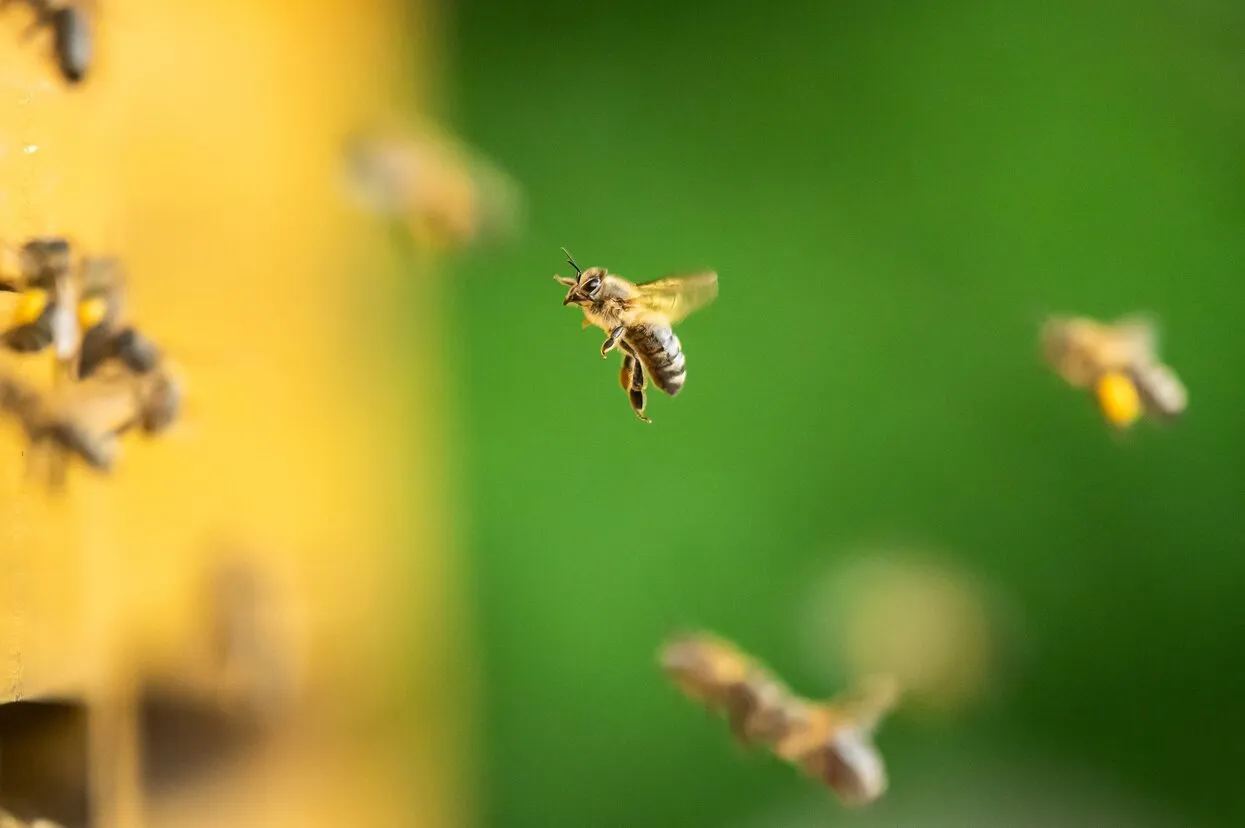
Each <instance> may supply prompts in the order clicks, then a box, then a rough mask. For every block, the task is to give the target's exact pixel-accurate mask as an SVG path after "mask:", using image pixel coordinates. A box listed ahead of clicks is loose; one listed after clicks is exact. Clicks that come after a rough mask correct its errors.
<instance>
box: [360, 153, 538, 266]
mask: <svg viewBox="0 0 1245 828" xmlns="http://www.w3.org/2000/svg"><path fill="white" fill-rule="evenodd" d="M346 172H347V183H348V184H349V186H350V189H351V191H352V192H353V194H354V195H355V197H356V198H357V199H358V200H359V201H360V202H361V203H362V204H363V205H364V206H365V207H366V208H367V209H369V210H371V211H373V212H376V213H379V214H381V215H385V216H390V217H393V218H396V219H398V220H399V221H400V222H401V223H403V224H404V225H405V226H406V228H407V230H408V231H409V232H410V233H411V236H412V237H413V238H414V239H415V241H416V243H417V244H419V245H420V246H422V247H428V248H434V249H444V248H461V247H467V246H470V245H472V244H474V243H476V242H478V241H481V240H483V239H484V238H485V237H502V236H509V235H512V234H513V233H514V232H515V230H516V229H517V225H518V222H519V213H520V197H519V190H518V187H517V185H515V184H514V183H513V181H511V179H510V178H509V177H508V176H507V175H506V174H504V173H503V172H501V171H500V170H499V169H497V168H496V167H494V166H493V165H491V164H489V163H488V162H486V161H484V160H483V159H480V158H478V157H476V156H475V155H474V154H472V153H469V152H468V151H467V150H466V149H465V148H464V147H462V146H461V145H459V144H457V143H456V142H454V141H452V140H450V139H449V138H448V137H445V136H441V135H437V134H435V133H433V132H432V131H431V130H429V129H424V130H419V131H412V130H405V129H404V130H386V131H380V130H377V131H371V132H359V133H356V134H355V135H352V136H351V137H350V138H349V139H348V140H347V143H346Z"/></svg>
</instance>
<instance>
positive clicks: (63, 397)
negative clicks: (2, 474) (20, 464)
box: [0, 363, 182, 488]
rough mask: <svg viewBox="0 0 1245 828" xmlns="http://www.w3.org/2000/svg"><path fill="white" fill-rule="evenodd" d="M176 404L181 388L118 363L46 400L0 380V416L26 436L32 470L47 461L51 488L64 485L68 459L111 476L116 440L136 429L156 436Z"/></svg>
mask: <svg viewBox="0 0 1245 828" xmlns="http://www.w3.org/2000/svg"><path fill="white" fill-rule="evenodd" d="M181 398H182V393H181V386H180V383H178V382H177V381H176V380H174V379H173V377H172V376H171V375H170V374H169V373H167V372H166V371H152V372H149V373H147V374H142V375H139V374H134V373H133V372H131V371H129V370H128V369H126V368H125V367H124V365H122V364H120V363H113V364H111V365H109V366H106V367H105V368H103V369H101V370H99V371H97V372H96V373H95V374H94V375H92V377H91V378H89V379H88V380H85V381H83V382H79V383H73V384H72V385H67V386H64V387H63V388H60V389H57V390H56V391H54V392H53V393H51V394H42V393H40V392H39V391H36V390H35V389H33V388H31V387H30V386H28V385H27V384H26V383H24V382H23V381H21V380H19V379H17V378H15V377H12V376H8V375H0V412H4V413H6V414H8V415H10V416H12V417H14V418H15V419H17V420H18V422H19V423H21V425H22V428H23V429H24V430H25V432H26V437H27V440H28V443H29V445H30V454H31V457H30V458H29V459H30V461H31V467H32V468H33V466H34V463H35V461H36V459H39V458H46V461H47V464H48V476H49V479H50V482H51V484H52V486H53V488H60V486H61V485H62V484H63V482H64V478H65V469H66V466H67V461H68V460H69V459H70V458H72V457H77V458H78V459H80V460H81V461H82V462H83V463H85V464H86V465H87V466H88V467H89V468H91V469H94V470H96V471H100V472H105V473H107V472H111V471H112V470H113V467H114V461H115V460H116V458H117V455H118V453H119V439H120V437H121V436H122V435H124V434H125V433H126V432H128V431H131V430H133V429H135V428H138V429H140V430H141V431H143V432H144V433H146V434H149V435H154V434H159V433H161V432H162V431H164V430H165V429H166V428H168V426H169V425H170V424H171V423H172V422H173V421H174V420H175V419H176V417H177V414H178V413H179V411H180V407H181Z"/></svg>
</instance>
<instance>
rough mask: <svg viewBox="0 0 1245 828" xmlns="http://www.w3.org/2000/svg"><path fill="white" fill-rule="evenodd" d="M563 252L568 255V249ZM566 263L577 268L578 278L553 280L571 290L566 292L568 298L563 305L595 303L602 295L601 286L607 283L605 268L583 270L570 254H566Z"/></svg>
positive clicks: (555, 277)
mask: <svg viewBox="0 0 1245 828" xmlns="http://www.w3.org/2000/svg"><path fill="white" fill-rule="evenodd" d="M562 252H563V253H566V248H562ZM566 261H567V263H568V264H570V266H571V267H573V268H575V275H576V278H574V279H571V278H569V277H567V276H554V277H553V278H554V279H555V280H556V281H557V282H558V284H562V285H566V286H567V287H568V288H570V290H568V291H567V292H566V298H565V299H563V300H562V304H563V305H587V304H590V303H592V302H595V301H596V299H597V297H598V296H600V294H601V285H602V284H603V283H604V281H605V268H603V267H590V268H588V269H587V270H583V269H581V268H580V267H579V265H577V264H575V259H574V258H572V257H571V254H570V253H566Z"/></svg>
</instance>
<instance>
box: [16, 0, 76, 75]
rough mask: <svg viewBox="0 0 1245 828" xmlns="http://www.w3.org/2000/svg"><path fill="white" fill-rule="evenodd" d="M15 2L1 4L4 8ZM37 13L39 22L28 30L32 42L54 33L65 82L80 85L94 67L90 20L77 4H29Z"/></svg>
mask: <svg viewBox="0 0 1245 828" xmlns="http://www.w3.org/2000/svg"><path fill="white" fill-rule="evenodd" d="M12 2H13V0H0V7H3V6H7V5H9V4H10V3H12ZM25 2H26V5H28V6H30V8H31V9H32V10H33V11H34V13H35V22H34V23H33V24H32V25H31V26H30V28H29V29H27V30H26V35H25V36H26V38H27V39H29V38H30V37H32V36H33V35H34V34H35V33H37V32H38V31H39V29H43V28H50V29H51V30H52V37H53V40H52V45H53V48H54V50H55V53H56V63H57V66H58V67H59V68H60V71H61V74H62V75H64V77H65V80H67V81H69V82H70V83H71V84H76V83H80V82H81V81H82V80H83V79H84V78H85V77H86V73H87V70H88V69H89V68H90V66H91V51H92V47H93V40H94V38H93V37H92V33H91V22H90V17H89V15H88V14H87V12H86V10H85V8H84V7H83V4H82V3H81V2H77V1H76V0H25Z"/></svg>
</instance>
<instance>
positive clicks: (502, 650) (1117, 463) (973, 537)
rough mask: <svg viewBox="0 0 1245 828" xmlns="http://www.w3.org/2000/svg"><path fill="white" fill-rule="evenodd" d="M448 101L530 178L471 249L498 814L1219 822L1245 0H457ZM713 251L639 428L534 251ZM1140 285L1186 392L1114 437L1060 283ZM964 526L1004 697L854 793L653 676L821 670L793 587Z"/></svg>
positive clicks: (1236, 812) (671, 258) (1230, 693)
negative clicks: (815, 779) (1055, 332)
mask: <svg viewBox="0 0 1245 828" xmlns="http://www.w3.org/2000/svg"><path fill="white" fill-rule="evenodd" d="M448 11H449V14H450V19H451V26H450V29H451V31H452V38H453V40H452V50H453V55H452V67H451V71H452V75H453V89H454V99H453V108H452V113H451V114H452V118H451V120H452V122H453V123H454V125H455V126H456V127H457V128H458V129H459V131H460V132H461V134H462V135H463V137H465V138H466V139H467V140H469V141H471V142H472V143H474V144H475V145H476V146H477V147H480V148H481V149H483V150H484V151H485V152H487V153H488V154H489V155H491V156H492V157H493V158H494V159H495V160H496V161H498V162H499V163H500V164H501V165H503V166H504V167H506V168H507V169H508V170H509V171H510V172H511V173H512V174H513V175H514V176H515V177H516V178H517V179H518V180H519V181H520V182H521V183H522V185H523V187H524V191H525V196H526V198H527V205H528V216H527V228H526V233H525V234H524V236H523V237H522V238H521V239H520V240H519V241H518V242H517V243H514V244H510V245H508V246H504V247H498V248H494V249H491V250H478V251H474V252H472V253H469V254H467V255H464V256H462V257H460V258H459V259H458V260H457V262H456V263H455V266H454V270H455V273H454V277H455V278H454V279H453V281H452V289H451V290H452V302H453V307H452V309H451V314H452V320H453V323H454V324H453V334H452V336H453V341H452V342H451V343H450V347H449V348H448V350H449V351H451V352H452V357H451V360H452V361H451V369H452V371H453V372H454V373H455V375H456V384H457V389H456V391H455V394H456V396H457V400H456V403H457V413H456V416H457V417H458V418H461V424H460V425H459V426H458V429H459V431H460V432H461V434H462V443H463V450H464V456H463V458H462V463H463V466H462V472H461V474H462V475H463V478H464V480H465V484H464V492H463V494H464V496H465V504H464V507H465V508H464V523H463V526H462V530H463V532H464V539H465V541H466V547H467V549H468V550H469V553H470V571H471V584H470V585H471V590H472V592H471V596H470V597H471V600H472V602H473V607H474V611H475V618H476V620H475V624H476V633H477V635H478V636H479V648H478V652H479V654H480V656H481V658H482V661H481V664H480V665H479V675H480V680H481V689H482V701H481V703H482V705H483V709H482V710H481V711H480V719H479V721H480V728H479V745H478V755H479V757H480V766H479V767H478V769H477V770H478V778H479V784H480V790H481V793H482V794H483V796H484V802H483V811H482V821H483V824H486V825H488V826H495V827H496V828H562V826H567V828H573V827H575V826H602V828H614V827H615V826H619V827H620V828H621V826H661V827H662V828H664V827H665V826H677V827H678V828H701V826H704V827H705V828H708V827H709V826H714V827H715V828H716V827H717V826H756V827H757V828H759V826H804V825H808V826H812V825H826V824H857V825H868V826H891V825H894V826H901V825H902V826H907V825H912V826H924V825H948V826H1000V825H1125V824H1128V825H1159V824H1162V825H1190V826H1191V825H1197V826H1213V825H1233V824H1240V814H1241V813H1242V811H1243V810H1245V809H1243V808H1242V803H1245V797H1243V795H1242V794H1240V793H1238V790H1239V787H1238V786H1239V784H1240V772H1241V770H1242V769H1245V721H1243V716H1242V701H1241V700H1242V694H1243V693H1245V674H1243V672H1242V669H1241V667H1240V661H1241V659H1242V658H1243V657H1245V611H1243V610H1242V595H1243V594H1245V589H1243V588H1245V519H1243V518H1242V515H1241V504H1242V499H1243V498H1245V472H1243V470H1242V464H1243V461H1245V434H1243V433H1242V429H1241V426H1240V424H1241V422H1242V411H1245V388H1243V386H1242V382H1241V378H1242V376H1243V375H1245V339H1243V338H1242V333H1241V323H1242V319H1243V318H1245V287H1243V286H1242V285H1241V273H1242V264H1243V262H1245V233H1243V232H1242V231H1243V230H1245V154H1243V153H1242V150H1243V148H1245V146H1243V141H1245V5H1242V4H1241V3H1239V2H1238V3H1230V2H1226V1H1221V0H1185V2H1175V0H1133V2H1122V0H1121V1H1120V2H1111V1H1109V0H1104V1H1103V2H1083V0H1050V1H1049V2H1045V3H1015V4H1004V3H987V2H970V1H969V0H947V1H946V2H941V3H934V2H908V3H895V2H884V1H883V2H878V1H877V0H874V1H873V2H863V1H861V0H852V1H851V2H849V1H848V0H842V1H841V2H813V1H812V0H791V1H790V2H786V3H771V4H743V3H726V4H716V5H712V4H705V5H700V4H693V3H652V2H641V3H609V4H606V3H592V2H588V3H584V2H571V0H545V2H542V3H530V4H521V3H503V2H499V0H460V1H459V2H458V3H457V4H455V5H453V6H452V7H450V9H449V10H448ZM560 245H566V246H567V247H568V248H569V249H570V250H571V251H572V252H573V253H574V255H575V256H576V257H577V259H578V260H579V262H580V264H581V265H584V266H589V265H603V266H607V267H609V268H610V269H611V270H612V271H614V272H617V273H619V274H621V275H623V276H625V277H627V278H630V279H632V280H636V281H642V280H647V279H651V278H655V277H657V276H661V275H665V274H668V273H671V272H677V271H683V270H690V269H694V268H700V267H706V266H707V267H713V268H716V269H717V270H718V272H719V273H720V279H721V295H720V297H719V299H718V301H717V303H716V304H714V305H713V306H711V307H710V308H708V309H707V310H705V311H702V312H701V313H698V314H696V315H694V316H693V317H692V318H691V319H689V320H688V321H687V322H686V323H685V324H684V325H682V326H681V327H680V329H679V333H680V335H681V337H682V340H683V343H684V346H685V349H686V352H687V355H688V366H689V369H690V370H689V381H688V384H687V387H686V389H685V390H684V392H683V393H682V394H681V395H680V396H679V397H678V398H677V399H673V400H672V399H670V398H668V397H665V396H663V395H660V394H657V393H655V392H654V393H653V395H652V396H651V398H650V405H649V412H648V413H649V414H650V416H652V418H653V420H654V422H653V424H652V425H644V424H643V423H641V422H639V421H638V420H637V419H636V418H635V417H634V415H633V414H632V413H631V411H630V409H629V407H628V405H627V401H626V398H625V395H624V394H623V392H622V391H621V390H620V389H619V387H618V384H617V359H616V358H613V357H611V359H610V360H609V361H608V362H604V361H602V360H601V358H600V356H599V355H598V352H597V348H598V347H599V345H600V342H601V339H602V338H603V334H602V333H601V332H600V331H598V330H595V329H594V330H593V331H591V332H582V331H581V330H580V321H581V319H582V315H581V314H580V313H579V312H578V311H577V310H572V309H568V308H564V307H562V306H561V304H560V302H561V298H562V295H563V293H564V291H563V290H562V289H560V288H559V287H558V286H557V285H555V284H554V283H553V281H552V280H551V278H550V277H551V276H552V275H553V274H554V273H563V274H565V273H567V270H568V269H567V268H566V266H565V264H564V263H563V261H562V257H561V253H560V252H559V249H558V248H559V246H560ZM1134 310H1150V311H1153V312H1155V313H1157V314H1159V316H1160V318H1161V320H1162V322H1163V335H1164V341H1163V354H1164V356H1165V357H1167V358H1169V360H1170V361H1171V363H1172V364H1173V365H1174V366H1175V367H1176V368H1177V370H1178V371H1179V372H1180V373H1181V375H1182V376H1183V378H1184V379H1185V381H1186V382H1187V384H1188V385H1189V387H1190V397H1191V407H1190V412H1189V415H1188V417H1187V419H1186V421H1185V422H1184V423H1183V424H1181V425H1180V426H1179V427H1178V428H1175V429H1170V430H1161V429H1159V428H1156V427H1153V426H1147V425H1145V424H1143V425H1142V426H1141V427H1139V428H1138V429H1136V431H1135V433H1134V434H1132V435H1131V436H1129V437H1128V438H1126V439H1114V438H1113V437H1112V435H1111V434H1109V433H1108V430H1107V428H1106V427H1105V425H1104V424H1103V422H1102V421H1101V418H1100V417H1099V415H1098V414H1097V412H1096V410H1095V409H1094V407H1093V405H1092V402H1091V401H1090V400H1089V399H1088V398H1087V397H1086V396H1084V395H1083V394H1079V393H1077V392H1074V391H1072V390H1071V389H1069V388H1067V387H1064V386H1062V385H1061V384H1060V382H1059V381H1058V380H1057V379H1056V378H1055V377H1053V376H1052V375H1051V374H1050V373H1049V372H1048V371H1047V370H1046V369H1045V368H1044V366H1043V365H1042V364H1041V363H1040V361H1039V359H1038V355H1037V349H1036V333H1037V328H1038V325H1039V324H1040V322H1041V320H1042V318H1043V316H1044V315H1045V314H1047V313H1050V312H1075V313H1084V314H1089V315H1093V316H1098V317H1102V318H1112V317H1115V316H1118V315H1121V314H1124V313H1127V312H1130V311H1134ZM894 538H899V539H907V540H911V541H912V542H914V543H921V544H927V545H933V546H935V547H937V548H938V549H941V550H945V555H944V557H943V558H942V559H941V560H942V561H943V562H944V563H945V564H946V565H948V566H953V567H958V568H960V569H961V570H963V571H965V572H968V573H971V574H972V576H973V577H975V578H979V579H982V580H983V581H986V582H988V583H990V584H991V585H992V586H993V588H994V589H995V590H996V592H997V593H998V594H999V595H1000V596H1002V599H1003V600H1004V601H1005V602H1006V603H1007V605H1008V607H1009V612H1010V617H1011V618H1012V619H1013V621H1014V622H1015V623H1013V624H1012V625H1011V626H1010V627H1009V630H1010V631H1009V632H1008V633H1007V635H1005V636H1004V637H1003V639H1002V642H1003V643H1002V644H1001V645H1000V647H1001V649H1000V650H999V652H998V656H997V658H996V659H995V662H994V664H995V667H994V678H995V680H994V682H993V683H992V685H991V692H990V693H989V694H988V695H986V696H985V697H983V699H982V700H981V702H980V703H979V704H976V705H974V706H971V707H968V708H963V709H961V710H959V711H958V712H957V713H955V714H954V715H941V716H929V715H926V716H920V715H913V714H910V713H908V712H906V711H905V710H904V709H901V710H899V711H898V712H897V713H896V714H895V715H894V716H893V717H892V718H891V719H889V720H888V721H887V722H886V723H885V724H884V725H883V729H882V730H881V732H880V734H879V737H878V743H879V745H880V747H881V749H882V751H883V753H884V755H885V757H886V759H887V762H888V766H889V770H890V777H891V789H890V791H889V792H888V793H887V795H886V797H885V798H884V799H883V800H882V801H880V802H879V803H877V804H876V805H875V806H874V807H873V808H871V809H870V810H868V811H866V812H863V813H859V814H855V813H849V812H847V811H845V810H843V809H842V808H840V806H839V805H838V803H837V802H835V801H834V800H833V798H832V797H831V795H830V794H829V793H828V792H826V791H824V790H821V789H819V788H818V787H817V786H816V785H815V784H813V783H812V782H811V781H809V780H806V779H803V778H801V777H799V775H798V774H797V773H796V772H795V771H793V770H791V769H790V768H787V767H784V766H782V765H781V764H780V763H778V762H776V761H773V760H770V759H767V758H765V757H763V756H752V755H747V754H745V753H743V752H742V751H741V750H739V749H737V748H735V747H734V746H733V745H732V744H731V742H730V741H729V739H728V737H727V734H726V729H725V727H724V726H723V725H722V723H721V722H718V721H715V720H713V719H712V718H711V717H709V716H708V715H706V714H704V713H703V712H702V711H700V710H699V709H697V708H696V707H695V706H694V705H692V704H691V703H690V702H688V701H686V700H685V699H683V698H681V697H680V696H679V695H678V694H677V693H676V692H675V691H674V690H673V688H672V687H671V686H669V685H668V683H667V682H666V681H665V680H664V678H663V677H662V675H661V674H660V672H659V671H658V670H657V668H656V663H655V659H656V655H655V654H656V649H657V647H658V646H659V644H660V643H661V641H662V640H663V638H664V637H665V636H666V635H667V634H668V633H669V632H670V631H671V630H672V629H674V628H676V627H688V626H703V627H707V628H709V629H713V630H715V631H717V632H719V633H721V634H722V635H725V636H727V637H730V638H733V639H735V640H736V641H738V642H739V643H740V644H741V645H743V646H745V647H746V648H748V649H750V650H752V651H754V652H756V653H758V654H760V655H761V656H762V657H763V658H764V659H765V660H767V661H768V662H769V663H770V664H771V665H773V666H774V668H775V669H776V670H778V672H779V673H781V674H782V675H783V676H784V677H785V678H787V679H788V680H789V681H790V682H791V683H792V684H793V685H794V686H795V687H796V688H797V689H799V690H801V691H803V692H805V693H807V694H809V695H814V696H817V695H828V694H830V693H833V692H835V691H837V690H838V689H840V684H841V681H837V682H836V681H835V680H834V676H836V675H838V676H839V677H840V679H843V680H845V679H846V675H845V674H844V673H843V668H842V666H841V664H839V663H838V662H836V661H835V659H836V655H835V652H836V651H835V647H834V645H833V641H832V639H833V635H832V633H830V632H827V633H826V645H825V658H824V661H825V664H820V665H819V664H818V663H817V661H818V659H817V657H816V655H815V653H816V647H815V646H814V647H813V648H811V649H812V651H813V655H812V656H811V657H810V648H809V647H808V646H806V644H804V643H802V642H807V641H808V640H809V636H810V635H812V636H813V639H814V640H816V636H817V635H818V634H819V632H818V631H817V630H812V631H810V630H809V629H808V623H809V621H808V619H809V617H810V616H809V610H808V605H809V602H810V601H812V600H816V599H815V595H814V594H813V591H812V590H813V585H814V584H816V583H818V582H820V581H821V580H822V579H823V576H824V575H825V573H826V572H829V571H832V570H833V568H834V567H835V566H837V565H838V564H839V563H840V562H841V561H842V560H844V559H845V556H846V555H847V550H848V549H850V548H854V547H856V546H858V545H860V544H868V543H870V542H872V541H874V540H877V539H894Z"/></svg>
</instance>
